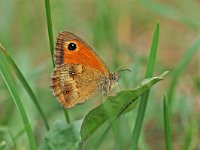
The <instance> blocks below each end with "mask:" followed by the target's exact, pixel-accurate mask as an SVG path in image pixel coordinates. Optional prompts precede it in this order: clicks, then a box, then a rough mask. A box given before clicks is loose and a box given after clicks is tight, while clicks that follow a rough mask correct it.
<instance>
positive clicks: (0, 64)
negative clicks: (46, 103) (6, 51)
mask: <svg viewBox="0 0 200 150" xmlns="http://www.w3.org/2000/svg"><path fill="white" fill-rule="evenodd" d="M0 70H1V75H2V77H3V80H4V82H5V84H6V86H7V88H8V91H9V93H10V95H11V97H12V99H13V101H14V103H15V105H16V107H17V109H18V111H19V113H20V115H21V117H22V120H23V123H24V127H25V130H26V134H27V136H28V140H29V144H30V148H31V150H36V149H37V148H36V143H35V139H34V135H33V131H32V129H31V125H30V122H29V120H28V117H27V115H26V111H25V109H24V107H23V105H22V102H21V99H20V97H19V95H18V93H17V90H16V88H15V85H14V81H13V79H12V77H11V74H12V73H11V70H10V66H9V63H8V61H7V59H6V57H4V55H1V54H0Z"/></svg>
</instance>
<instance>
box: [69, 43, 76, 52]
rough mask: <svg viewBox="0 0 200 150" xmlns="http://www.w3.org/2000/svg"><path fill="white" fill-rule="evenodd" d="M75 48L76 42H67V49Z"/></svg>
mask: <svg viewBox="0 0 200 150" xmlns="http://www.w3.org/2000/svg"><path fill="white" fill-rule="evenodd" d="M75 49H76V44H75V43H69V45H68V50H70V51H73V50H75Z"/></svg>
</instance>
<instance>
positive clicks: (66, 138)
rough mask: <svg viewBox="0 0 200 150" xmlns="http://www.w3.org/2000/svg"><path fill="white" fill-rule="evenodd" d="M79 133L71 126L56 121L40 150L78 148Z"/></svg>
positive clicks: (69, 149) (71, 149)
mask: <svg viewBox="0 0 200 150" xmlns="http://www.w3.org/2000/svg"><path fill="white" fill-rule="evenodd" d="M79 142H80V138H79V133H78V132H77V131H76V130H75V129H74V126H73V125H72V124H67V123H66V122H63V121H60V120H59V121H56V122H55V123H54V125H53V126H52V127H51V129H50V131H49V132H48V133H47V135H46V136H45V139H44V141H43V143H42V145H41V146H40V148H39V149H40V150H66V149H67V150H73V149H78V147H79Z"/></svg>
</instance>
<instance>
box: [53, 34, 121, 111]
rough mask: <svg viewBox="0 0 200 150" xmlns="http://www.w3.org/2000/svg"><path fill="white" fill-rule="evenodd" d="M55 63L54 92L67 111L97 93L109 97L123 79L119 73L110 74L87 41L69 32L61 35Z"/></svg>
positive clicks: (55, 51)
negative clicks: (115, 85) (114, 87)
mask: <svg viewBox="0 0 200 150" xmlns="http://www.w3.org/2000/svg"><path fill="white" fill-rule="evenodd" d="M54 61H55V68H54V70H53V72H52V74H51V89H52V93H53V95H54V96H56V97H57V99H58V101H59V102H60V103H61V104H62V105H63V106H64V107H66V108H71V107H73V106H74V105H76V104H78V103H83V102H85V101H87V100H89V99H91V98H92V97H93V96H95V94H96V93H97V92H98V91H100V92H101V93H102V94H107V93H108V92H109V91H110V90H111V88H112V86H113V85H114V84H116V83H117V82H118V80H119V78H120V76H119V73H118V72H115V73H110V72H109V70H108V68H107V67H106V65H105V64H104V63H103V61H102V60H101V59H100V58H99V57H98V56H97V55H96V53H95V52H94V51H93V50H92V48H91V47H90V46H89V45H88V44H87V43H86V42H84V41H83V40H82V39H81V38H79V37H78V36H76V35H74V34H73V33H70V32H66V31H64V32H61V33H59V34H58V37H57V41H56V47H55V50H54Z"/></svg>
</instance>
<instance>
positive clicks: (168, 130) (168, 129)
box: [163, 94, 172, 150]
mask: <svg viewBox="0 0 200 150" xmlns="http://www.w3.org/2000/svg"><path fill="white" fill-rule="evenodd" d="M163 108H164V109H163V115H164V126H165V146H166V150H172V142H171V141H172V140H171V127H170V111H169V106H168V99H167V95H166V94H165V95H164V101H163Z"/></svg>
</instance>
